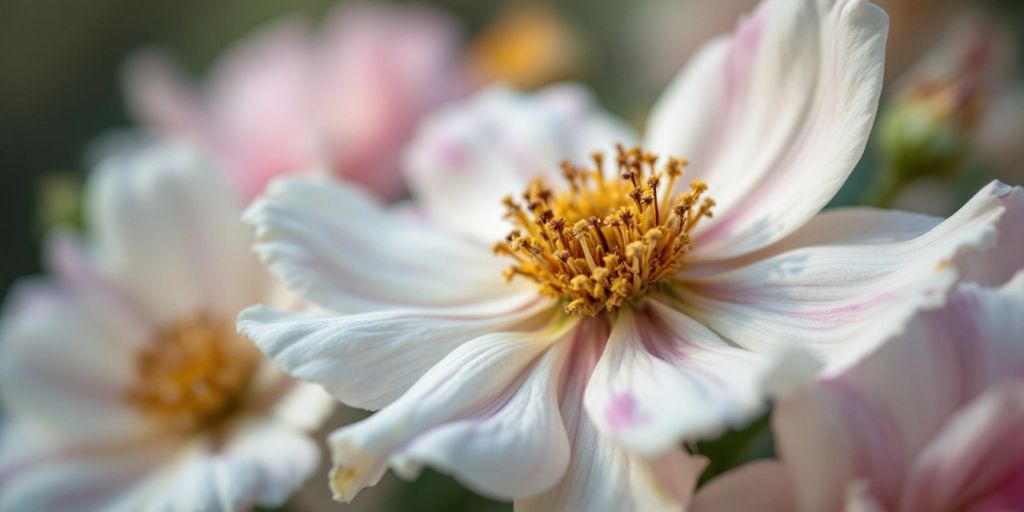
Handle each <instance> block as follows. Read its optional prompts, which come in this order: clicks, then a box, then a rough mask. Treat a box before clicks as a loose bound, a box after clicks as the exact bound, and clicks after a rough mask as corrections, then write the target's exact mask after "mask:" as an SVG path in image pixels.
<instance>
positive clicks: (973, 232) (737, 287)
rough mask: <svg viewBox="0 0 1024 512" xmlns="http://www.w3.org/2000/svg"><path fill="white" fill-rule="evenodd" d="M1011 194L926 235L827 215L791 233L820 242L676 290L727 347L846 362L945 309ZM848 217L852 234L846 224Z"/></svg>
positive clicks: (988, 196) (908, 222)
mask: <svg viewBox="0 0 1024 512" xmlns="http://www.w3.org/2000/svg"><path fill="white" fill-rule="evenodd" d="M1005 188H1006V187H1005V186H1004V185H1002V184H1000V183H998V182H996V183H993V184H991V185H989V186H988V187H986V188H985V189H983V190H981V191H980V192H979V193H978V194H977V195H976V196H975V197H974V198H973V199H971V200H970V201H969V202H968V203H967V204H966V205H964V207H963V208H961V209H960V211H958V212H957V213H956V214H954V215H953V216H952V217H950V218H949V219H946V220H945V221H943V222H942V223H941V224H938V225H936V226H935V227H933V228H932V229H929V230H927V231H924V229H925V228H926V227H927V225H928V223H927V222H922V221H920V219H919V218H918V217H912V218H909V219H908V218H907V217H906V216H905V215H904V214H898V213H896V214H889V213H882V212H876V213H872V214H871V215H869V216H868V218H871V219H873V220H874V221H876V222H886V221H887V220H888V219H890V218H891V219H892V226H904V227H906V228H907V232H906V233H902V234H900V233H895V232H893V229H892V226H890V227H888V228H884V229H882V230H881V231H880V232H879V233H881V234H883V235H888V236H879V235H872V234H871V231H870V230H865V229H864V225H865V222H864V218H863V215H864V213H863V211H862V210H849V211H844V210H838V211H835V212H832V213H830V214H828V215H822V216H821V217H820V219H821V221H820V222H821V224H820V225H819V221H818V220H817V219H816V220H814V221H812V222H810V223H809V224H808V225H807V226H805V228H804V229H803V230H801V232H798V233H796V234H794V237H796V238H803V239H805V240H813V241H814V242H815V245H812V246H804V247H792V246H791V245H790V243H789V242H788V241H786V240H784V241H782V242H780V244H779V246H778V249H779V250H780V251H781V252H778V253H776V252H775V248H771V249H766V251H765V252H763V253H760V254H758V255H757V256H758V257H757V258H756V261H754V262H753V263H750V262H749V261H747V260H744V259H742V258H741V259H740V260H741V261H739V263H737V265H736V266H737V267H738V268H731V269H728V270H724V271H721V272H719V273H714V274H712V275H699V276H695V277H693V278H692V279H688V278H687V277H685V275H684V276H683V277H682V279H683V283H682V284H681V285H680V286H679V287H678V288H677V289H675V290H674V293H675V294H676V295H677V298H678V304H679V307H680V308H681V309H682V311H684V312H685V313H687V314H688V315H690V316H691V317H693V318H695V319H697V320H699V321H700V322H701V323H703V324H704V325H707V326H708V327H710V328H711V329H712V330H713V331H715V332H716V333H718V334H719V335H720V336H722V337H723V338H724V339H726V340H728V341H729V342H730V343H734V344H736V345H738V346H741V347H744V348H747V349H750V350H754V351H764V350H772V349H777V348H778V347H779V346H788V345H790V344H802V345H804V346H806V347H807V348H809V349H811V350H814V351H816V352H819V353H820V354H821V355H823V356H826V357H830V358H835V359H834V362H835V364H840V363H842V362H844V361H846V360H847V359H848V358H855V357H857V356H858V355H859V354H861V353H863V352H864V351H867V350H870V349H871V348H872V347H873V346H874V345H875V344H877V343H878V342H880V341H881V340H884V339H886V338H887V337H889V336H891V335H893V334H895V333H897V332H900V331H901V330H902V328H903V326H904V325H905V323H906V321H907V319H909V318H910V317H911V316H912V315H913V314H914V313H915V312H916V311H918V310H919V309H922V308H929V307H937V306H939V305H941V304H942V303H943V302H944V300H945V296H946V292H947V290H948V289H949V287H950V286H951V285H952V284H953V282H954V281H955V279H956V265H955V264H954V263H955V261H956V260H957V258H958V257H959V256H962V255H963V254H966V253H968V252H970V251H977V250H983V249H988V248H990V247H991V246H992V245H993V244H994V243H995V241H996V234H997V233H996V224H997V222H998V221H999V219H1000V218H1001V216H1002V215H1003V214H1004V212H1005V210H1006V208H1005V207H1004V206H1003V204H1002V203H1001V202H1000V200H999V195H1000V194H999V192H998V191H999V190H1003V189H1005ZM847 215H849V216H850V217H851V222H850V233H846V231H847V230H846V229H844V223H843V222H841V219H842V218H843V217H844V216H847ZM826 228H827V229H830V230H831V231H828V232H826V231H825V229H826ZM804 231H806V233H805V232H804ZM698 267H699V266H698ZM695 270H696V271H697V272H705V271H707V269H699V268H698V269H695Z"/></svg>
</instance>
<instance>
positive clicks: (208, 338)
mask: <svg viewBox="0 0 1024 512" xmlns="http://www.w3.org/2000/svg"><path fill="white" fill-rule="evenodd" d="M137 357H138V358H137V360H136V381H135V385H134V387H132V388H131V389H129V390H128V391H127V392H126V393H125V395H124V399H125V400H126V401H127V402H128V403H130V404H131V405H133V406H135V407H137V408H138V409H140V410H142V411H143V412H144V413H145V414H146V415H148V416H150V417H152V418H153V419H154V420H156V421H157V422H159V423H160V424H161V425H164V426H166V427H167V428H169V429H171V430H174V431H179V432H189V431H194V430H196V429H200V428H203V427H205V426H208V425H210V424H211V423H216V422H217V421H219V420H222V419H224V418H225V417H226V416H227V415H228V414H229V413H230V412H231V410H232V409H233V408H234V407H236V406H237V405H238V403H239V400H240V398H241V396H242V394H243V391H244V390H245V388H246V387H247V386H248V385H249V382H250V381H251V380H252V376H253V374H254V373H255V370H256V367H257V365H258V363H259V354H258V353H257V352H256V349H255V348H254V347H253V346H252V345H251V344H249V343H247V342H246V341H245V340H244V339H242V338H241V337H239V336H238V335H237V334H236V333H235V330H234V322H232V321H231V319H224V318H220V319H216V318H213V317H210V316H207V315H203V314H200V315H196V316H194V317H191V318H189V319H187V320H185V321H181V322H177V323H174V324H172V325H170V326H168V327H166V328H164V329H161V330H159V331H157V333H156V339H154V340H153V342H152V343H150V344H149V345H148V346H147V347H146V348H145V349H143V350H142V352H140V353H139V355H138V356H137Z"/></svg>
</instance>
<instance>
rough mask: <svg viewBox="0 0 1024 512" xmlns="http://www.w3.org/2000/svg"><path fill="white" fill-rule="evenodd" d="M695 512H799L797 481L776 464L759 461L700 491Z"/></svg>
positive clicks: (694, 507) (737, 469)
mask: <svg viewBox="0 0 1024 512" xmlns="http://www.w3.org/2000/svg"><path fill="white" fill-rule="evenodd" d="M689 510H690V511H692V512H731V511H735V510H761V511H765V512H772V511H778V512H787V511H791V510H797V505H796V495H795V494H794V492H793V482H792V480H791V479H790V476H789V473H788V472H787V470H786V468H785V467H784V466H783V465H782V464H780V463H779V462H776V461H755V462H751V463H748V464H744V465H742V466H740V467H738V468H736V469H732V470H729V471H728V472H726V473H723V474H721V475H719V476H717V477H715V478H714V479H712V480H711V481H710V482H708V483H707V484H705V485H704V486H703V487H701V488H700V490H699V491H697V495H696V496H694V498H693V504H692V505H691V506H690V508H689Z"/></svg>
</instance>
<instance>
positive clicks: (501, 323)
mask: <svg viewBox="0 0 1024 512" xmlns="http://www.w3.org/2000/svg"><path fill="white" fill-rule="evenodd" d="M544 309H548V310H550V309H552V306H551V305H549V304H547V302H546V301H542V302H538V301H537V298H536V296H535V295H532V294H531V295H527V296H525V297H523V296H516V297H513V298H511V299H510V300H504V301H499V302H496V303H493V304H478V305H473V306H471V307H470V306H467V307H464V308H445V309H440V310H404V311H403V310H393V311H380V312H373V313H363V314H357V315H347V316H336V317H324V316H323V315H296V314H290V313H283V312H278V311H274V310H271V309H269V308H264V307H261V306H256V307H252V308H249V309H246V310H245V311H243V312H242V314H241V315H240V316H239V324H238V327H239V330H240V332H241V333H242V334H244V335H246V336H248V337H249V338H250V339H252V340H253V341H254V342H255V343H256V345H257V346H258V347H260V349H261V350H263V352H264V353H265V354H266V355H267V357H269V358H270V359H272V360H273V361H274V362H275V363H276V364H277V365H278V366H280V367H281V368H282V369H284V370H285V371H286V372H288V373H289V374H290V375H291V376H293V377H296V378H298V379H302V380H307V381H311V382H315V383H317V384H320V385H321V386H323V387H324V389H326V390H327V391H328V392H329V393H330V394H331V395H333V396H334V397H335V398H337V399H338V400H341V401H342V402H344V403H346V404H349V405H351V406H354V407H361V408H365V409H371V410H375V409H379V408H381V407H384V406H385V405H387V404H389V403H391V402H393V401H395V399H397V398H398V397H399V396H401V395H402V394H403V393H405V392H406V391H407V390H408V389H409V387H410V386H412V385H413V383H414V382H416V381H417V380H418V379H419V378H420V377H421V376H422V375H423V374H424V373H425V372H426V371H427V370H428V369H430V368H431V367H433V366H434V365H435V364H436V363H437V362H439V361H441V359H443V358H444V357H445V356H447V355H448V354H449V353H450V352H451V351H452V350H454V349H455V348H456V347H458V346H460V345H462V344H463V343H465V342H467V341H469V340H471V339H473V338H477V337H479V336H483V335H484V334H487V333H491V332H502V331H506V330H509V329H513V330H514V329H515V328H516V327H517V326H523V325H525V324H526V322H528V321H529V320H530V319H531V318H536V317H537V316H538V313H539V312H540V311H542V310H544Z"/></svg>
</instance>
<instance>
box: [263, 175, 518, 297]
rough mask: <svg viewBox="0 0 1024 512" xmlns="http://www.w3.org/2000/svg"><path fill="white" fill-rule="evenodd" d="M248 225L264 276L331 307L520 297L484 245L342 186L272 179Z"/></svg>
mask: <svg viewBox="0 0 1024 512" xmlns="http://www.w3.org/2000/svg"><path fill="white" fill-rule="evenodd" d="M246 220H248V222H250V223H251V224H252V225H253V226H254V227H255V229H256V237H257V242H256V246H255V250H256V252H257V254H259V256H260V257H261V258H262V259H263V261H264V263H265V264H266V265H267V266H268V267H269V268H270V270H271V271H272V272H274V273H275V274H276V275H277V276H278V277H280V278H281V279H282V280H283V281H284V282H286V283H287V284H288V286H289V287H290V288H291V290H292V291H294V292H296V293H298V294H300V295H302V296H303V297H304V298H306V299H308V300H310V301H313V302H315V303H316V304H318V305H320V306H323V307H325V308H328V309H333V310H336V311H346V312H357V311H368V310H376V309H379V308H380V307H381V306H385V305H391V306H408V307H432V306H434V307H436V306H452V305H457V304H468V303H472V302H476V301H488V300H492V299H495V298H500V297H502V296H506V295H511V294H515V293H516V292H517V289H516V287H515V286H511V285H508V284H506V283H505V282H504V279H503V278H502V270H503V267H504V266H505V265H506V263H505V262H503V261H502V260H501V259H499V258H496V257H494V256H493V255H492V254H491V251H490V248H489V247H488V246H483V245H476V244H473V243H470V242H467V241H465V240H462V239H459V238H457V237H455V236H451V235H449V234H446V233H442V232H439V231H437V230H433V229H431V228H430V227H429V226H427V225H424V224H423V223H418V222H414V221H412V220H409V219H405V218H401V217H399V216H398V215H396V214H393V213H390V212H387V211H385V210H384V209H383V208H382V207H381V206H380V205H378V204H376V203H375V202H374V201H373V200H372V199H371V198H370V197H368V196H366V195H364V194H363V193H361V192H360V191H359V190H357V189H355V188H352V187H349V186H346V185H343V184H341V183H331V182H328V181H326V180H316V179H313V178H307V179H300V178H286V179H282V180H279V181H276V182H275V183H273V184H272V185H271V186H270V187H269V190H268V193H267V195H266V196H264V197H263V198H261V199H260V200H258V201H256V202H255V203H254V204H253V205H252V207H251V208H250V209H249V210H248V212H246ZM520 290H521V289H520Z"/></svg>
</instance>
